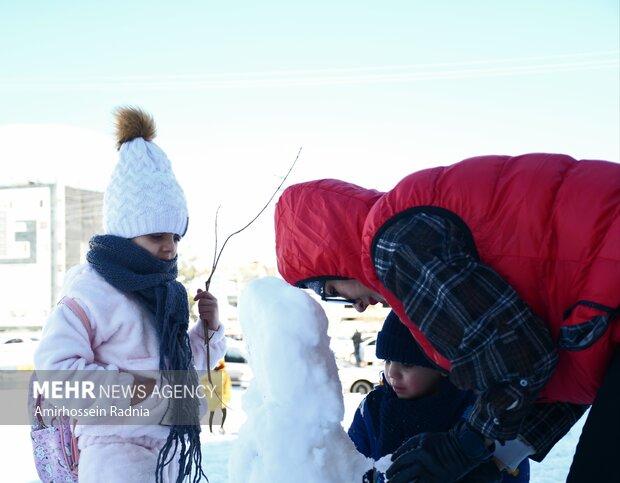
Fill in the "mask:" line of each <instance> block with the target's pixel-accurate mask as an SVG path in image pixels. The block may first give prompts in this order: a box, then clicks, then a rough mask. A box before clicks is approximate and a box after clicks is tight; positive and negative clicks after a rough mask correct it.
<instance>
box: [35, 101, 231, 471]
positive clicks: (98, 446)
mask: <svg viewBox="0 0 620 483" xmlns="http://www.w3.org/2000/svg"><path fill="white" fill-rule="evenodd" d="M154 137H155V126H154V122H153V119H152V118H151V117H150V116H149V115H148V114H146V113H144V112H143V111H141V110H139V109H134V108H121V109H118V111H117V139H118V148H119V151H120V156H119V161H118V164H117V166H116V169H115V171H114V173H113V175H112V178H111V181H110V183H109V185H108V187H107V189H106V192H105V195H104V206H103V212H104V213H103V218H104V230H105V234H104V235H97V236H95V237H93V238H92V239H91V241H90V249H89V251H88V254H87V261H88V262H87V263H85V264H83V265H79V266H76V267H73V268H72V269H71V270H70V271H69V272H68V273H67V277H66V280H65V286H64V289H63V295H64V297H65V298H64V301H63V303H61V304H59V305H58V306H57V307H56V308H55V309H54V310H53V312H52V313H51V315H50V317H49V319H48V321H47V323H46V324H45V327H44V331H43V338H42V340H41V343H40V345H39V347H38V349H37V352H36V354H35V366H36V369H37V373H38V374H39V373H40V371H63V373H64V374H71V377H70V380H73V381H75V380H78V379H81V380H85V379H86V380H88V381H89V382H92V381H95V382H96V383H97V385H96V388H97V389H98V392H97V394H96V396H97V397H96V398H95V399H94V400H93V399H91V398H88V397H74V398H71V399H70V400H68V401H65V402H67V403H68V404H70V405H71V406H72V407H73V408H79V409H80V410H85V409H91V410H97V411H98V412H97V414H96V416H95V417H92V418H90V416H91V415H92V413H89V416H87V417H84V418H80V417H78V418H77V419H78V421H77V422H78V424H77V427H76V430H75V433H76V435H77V436H78V437H79V449H80V459H79V480H80V482H81V483H91V482H106V483H109V482H117V481H123V482H135V483H143V482H146V481H158V482H159V481H177V482H180V481H182V480H183V479H184V478H185V476H188V475H192V477H193V480H192V481H194V482H197V481H199V480H200V478H201V474H202V469H201V452H200V436H199V435H200V416H201V414H200V413H201V407H200V406H201V402H202V398H201V395H202V393H201V392H200V390H199V389H200V383H199V377H198V374H197V371H196V368H198V369H200V370H209V369H211V368H212V367H213V366H215V364H217V361H218V360H219V359H220V358H222V357H223V356H224V353H225V350H226V343H225V338H224V327H223V326H222V324H221V323H220V322H219V317H218V306H217V300H216V299H215V297H213V295H211V294H210V293H209V292H205V291H201V290H198V293H197V294H196V296H195V300H197V302H198V309H199V313H200V318H201V319H202V320H201V321H200V322H199V323H197V324H195V325H193V326H192V327H191V328H190V327H189V307H188V297H187V293H186V291H185V289H184V287H183V286H182V285H181V284H180V283H179V282H178V281H176V277H177V244H178V242H179V241H180V239H181V237H182V236H183V235H184V234H185V232H186V229H187V223H188V213H187V204H186V200H185V195H184V193H183V190H182V189H181V187H180V186H179V184H178V182H177V180H176V178H175V176H174V173H173V172H172V168H171V165H170V161H169V160H168V158H167V157H166V154H165V153H164V152H163V151H162V150H161V149H160V148H159V147H158V146H157V145H155V144H154V143H153V142H151V140H152V139H153V138H154ZM80 315H81V316H80ZM205 331H206V333H205ZM209 366H210V367H209ZM65 371H66V372H65ZM69 371H72V372H69ZM45 373H46V374H49V373H47V372H45ZM112 386H116V387H117V388H118V387H124V388H129V389H131V391H125V392H123V391H117V392H114V391H110V389H111V387H112ZM102 389H104V390H102ZM113 407H114V408H115V409H116V411H113V410H112V408H113ZM89 418H90V419H89Z"/></svg>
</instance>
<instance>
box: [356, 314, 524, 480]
mask: <svg viewBox="0 0 620 483" xmlns="http://www.w3.org/2000/svg"><path fill="white" fill-rule="evenodd" d="M376 353H377V357H378V358H380V359H384V360H385V371H384V374H383V384H382V385H380V386H377V387H376V388H375V389H374V390H373V391H371V392H370V393H369V394H368V395H367V396H366V397H365V398H364V400H363V401H362V403H361V404H360V406H359V408H358V409H357V411H356V413H355V416H354V418H353V422H352V423H351V427H350V428H349V437H350V438H351V440H352V441H353V443H354V444H355V446H356V448H357V449H358V451H359V452H360V453H362V454H364V455H365V456H367V457H369V458H372V459H374V460H375V461H376V460H379V459H381V458H382V457H383V456H385V455H388V454H391V453H393V452H394V451H396V450H397V449H398V448H399V447H400V446H401V445H402V444H403V443H404V442H405V441H407V440H408V439H409V438H410V437H412V436H414V435H416V434H420V433H427V432H438V431H447V430H449V429H450V428H452V427H453V426H454V425H456V424H457V423H458V422H459V421H460V420H461V419H463V418H464V417H465V416H466V414H467V412H468V410H469V408H470V406H471V405H472V403H473V401H474V400H475V398H474V396H473V394H471V393H470V392H467V391H462V390H460V389H458V388H457V387H455V386H454V385H453V384H452V383H451V382H450V381H449V379H448V378H447V377H446V376H445V375H444V374H443V373H442V372H440V371H439V370H437V369H436V368H435V366H434V365H433V364H431V362H429V360H428V359H427V358H426V357H425V355H424V353H423V352H422V350H421V349H420V347H419V346H418V344H417V343H416V342H415V339H414V338H413V337H412V336H411V334H410V333H409V329H407V327H406V326H405V325H404V324H402V323H401V322H400V320H398V317H397V316H396V314H395V313H394V312H390V314H389V315H388V317H387V318H386V320H385V322H384V324H383V327H382V329H381V331H380V332H379V333H378V335H377V344H376ZM519 472H520V476H519V477H518V478H515V477H513V476H510V475H505V476H504V479H503V480H502V481H503V482H513V483H516V482H527V481H529V463H528V461H527V460H525V462H524V463H522V464H521V466H520V467H519ZM367 477H368V478H369V481H384V480H383V474H376V475H368V476H367ZM373 478H376V479H373ZM460 481H468V480H467V477H465V479H462V480H460ZM491 481H493V480H491Z"/></svg>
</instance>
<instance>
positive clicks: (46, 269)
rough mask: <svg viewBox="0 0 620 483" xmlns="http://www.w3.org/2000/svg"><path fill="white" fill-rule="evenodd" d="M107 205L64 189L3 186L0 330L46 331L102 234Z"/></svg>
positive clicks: (97, 196)
mask: <svg viewBox="0 0 620 483" xmlns="http://www.w3.org/2000/svg"><path fill="white" fill-rule="evenodd" d="M102 205H103V193H101V192H98V191H89V190H84V189H77V188H72V187H69V186H65V185H62V184H60V183H53V184H44V183H29V184H25V185H12V186H0V288H1V292H0V293H1V294H2V296H1V297H2V302H1V303H0V329H5V330H6V329H10V328H40V327H41V326H42V325H43V323H44V321H45V319H46V317H47V315H48V314H49V312H50V310H51V308H52V307H53V306H54V305H55V304H56V303H57V302H58V298H59V294H60V291H61V289H62V286H63V282H64V275H65V273H66V271H67V270H68V269H69V268H71V267H72V266H74V265H77V264H79V263H81V262H82V261H84V259H85V255H86V252H87V250H88V241H89V239H90V238H91V236H92V235H94V234H95V233H101V232H102V230H103V227H102Z"/></svg>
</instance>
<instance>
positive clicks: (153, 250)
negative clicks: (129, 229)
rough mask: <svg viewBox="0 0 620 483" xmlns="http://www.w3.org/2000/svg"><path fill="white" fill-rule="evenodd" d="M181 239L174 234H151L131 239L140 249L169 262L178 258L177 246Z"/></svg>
mask: <svg viewBox="0 0 620 483" xmlns="http://www.w3.org/2000/svg"><path fill="white" fill-rule="evenodd" d="M180 240H181V237H180V236H179V235H176V234H174V233H150V234H148V235H141V236H137V237H135V238H131V241H132V242H134V243H135V244H136V245H138V246H139V247H142V248H144V249H145V250H146V251H147V252H149V253H150V254H151V255H153V256H154V257H156V258H159V259H160V260H164V261H169V260H172V259H173V258H174V257H176V256H177V245H178V243H179V241H180Z"/></svg>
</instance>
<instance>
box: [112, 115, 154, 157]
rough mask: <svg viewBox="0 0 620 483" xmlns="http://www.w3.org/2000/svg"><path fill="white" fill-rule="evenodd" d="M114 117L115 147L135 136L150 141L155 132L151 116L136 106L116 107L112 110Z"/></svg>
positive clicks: (118, 147) (119, 146)
mask: <svg viewBox="0 0 620 483" xmlns="http://www.w3.org/2000/svg"><path fill="white" fill-rule="evenodd" d="M114 115H115V117H116V148H117V149H120V148H121V146H122V144H123V143H126V142H127V141H131V140H132V139H135V138H143V139H144V140H145V141H152V140H153V139H154V138H155V136H156V135H157V132H156V130H155V121H154V120H153V116H151V115H150V114H148V113H147V112H144V111H143V110H142V109H140V108H138V107H130V106H124V107H118V108H117V109H116V110H115V111H114Z"/></svg>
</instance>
